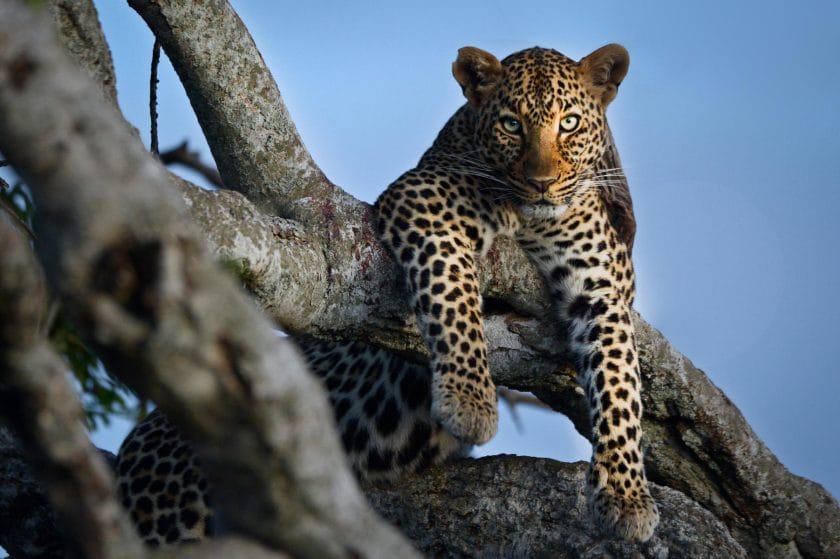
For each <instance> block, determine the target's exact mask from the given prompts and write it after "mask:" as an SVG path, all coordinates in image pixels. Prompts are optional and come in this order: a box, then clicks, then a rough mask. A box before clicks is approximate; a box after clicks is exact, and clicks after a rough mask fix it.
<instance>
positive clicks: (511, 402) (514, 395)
mask: <svg viewBox="0 0 840 559" xmlns="http://www.w3.org/2000/svg"><path fill="white" fill-rule="evenodd" d="M497 392H498V395H499V400H502V401H503V402H504V403H505V404H507V406H508V408H509V409H510V416H511V419H513V424H514V425H516V430H517V431H519V432H520V433H521V432H522V420H521V418H520V417H519V413H518V412H517V410H516V406H517V405H519V404H524V405H526V406H533V407H536V408H542V409H545V410H550V409H551V407H550V406H549V405H548V404H546V403H545V402H543V401H542V400H540V399H539V398H537V397H536V396H534V395H533V394H529V393H527V392H520V391H518V390H511V389H510V388H505V387H504V386H500V387H499V389H498V391H497Z"/></svg>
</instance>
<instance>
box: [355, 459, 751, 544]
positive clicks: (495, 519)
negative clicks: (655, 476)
mask: <svg viewBox="0 0 840 559" xmlns="http://www.w3.org/2000/svg"><path fill="white" fill-rule="evenodd" d="M585 477H586V464H585V463H583V462H578V463H575V464H564V463H561V462H556V461H554V460H546V459H537V458H522V457H517V456H493V457H488V458H482V459H480V460H463V461H461V462H458V463H456V464H452V465H450V466H447V467H445V468H436V469H435V470H433V471H431V472H429V473H428V475H424V476H422V477H412V478H409V479H406V480H404V481H403V482H402V483H400V485H399V487H396V488H395V487H371V488H369V491H368V494H369V496H370V498H371V501H372V502H373V504H374V506H375V507H376V509H377V510H379V511H380V512H381V513H382V514H383V516H385V517H386V518H388V519H390V520H391V521H392V522H393V523H394V524H396V525H397V526H399V527H400V528H402V530H403V531H404V532H405V533H406V535H408V536H409V537H410V538H411V539H412V541H414V542H415V543H416V544H417V545H418V547H420V549H421V550H423V551H424V552H426V553H427V554H428V555H429V556H430V557H546V558H548V557H552V558H563V557H569V558H596V557H598V558H600V557H613V556H615V557H630V556H635V557H649V558H660V557H670V558H672V559H673V558H676V557H728V558H733V559H734V558H737V557H746V556H747V554H746V551H745V550H744V548H743V547H741V545H740V544H739V543H738V542H737V541H736V540H735V539H734V538H733V537H732V536H731V535H730V534H729V531H728V530H727V529H726V526H725V525H724V524H723V523H722V522H721V521H720V520H718V519H717V518H715V516H714V515H712V514H711V513H710V512H709V511H707V510H706V509H704V508H703V507H702V506H700V505H698V504H697V503H695V502H693V501H691V500H690V499H689V498H687V497H686V496H685V495H683V494H682V493H680V492H679V491H675V490H673V489H670V488H667V487H660V486H654V487H653V496H654V497H655V498H656V502H657V505H658V506H659V511H660V514H661V516H662V521H661V522H660V524H659V527H658V528H657V530H656V533H655V534H654V536H653V538H651V539H650V540H649V541H648V542H646V543H645V544H642V545H638V546H637V545H633V544H628V543H625V542H621V541H610V540H605V539H604V538H603V537H602V536H600V535H599V534H598V533H597V532H596V531H595V529H594V528H593V526H592V524H591V523H590V521H589V515H588V513H587V506H586V496H585V494H584V492H583V483H584V480H585Z"/></svg>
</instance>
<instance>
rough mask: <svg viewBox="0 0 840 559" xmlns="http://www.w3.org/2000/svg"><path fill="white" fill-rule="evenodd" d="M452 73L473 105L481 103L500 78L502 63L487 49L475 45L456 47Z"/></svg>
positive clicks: (476, 105)
mask: <svg viewBox="0 0 840 559" xmlns="http://www.w3.org/2000/svg"><path fill="white" fill-rule="evenodd" d="M452 75H453V76H455V79H456V80H457V81H458V83H459V84H461V90H462V91H463V92H464V97H466V98H467V100H468V101H469V102H470V104H471V105H473V106H474V107H478V106H479V105H481V104H482V103H483V102H484V101H485V99H487V97H488V96H489V95H490V93H492V92H493V90H494V89H496V86H497V85H498V84H499V82H500V81H501V79H502V63H501V62H499V60H498V59H497V58H496V57H495V56H493V55H492V54H490V53H489V52H487V51H483V50H481V49H477V48H475V47H464V48H460V49H458V59H457V60H455V62H453V63H452Z"/></svg>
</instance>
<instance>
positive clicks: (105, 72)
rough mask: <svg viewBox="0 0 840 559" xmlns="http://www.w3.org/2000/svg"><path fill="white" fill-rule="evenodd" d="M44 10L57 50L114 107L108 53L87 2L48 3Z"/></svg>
mask: <svg viewBox="0 0 840 559" xmlns="http://www.w3.org/2000/svg"><path fill="white" fill-rule="evenodd" d="M47 8H48V9H49V12H50V15H51V16H52V19H53V22H54V23H55V27H56V30H57V31H58V37H59V40H60V41H61V46H63V47H64V49H65V51H66V52H68V53H69V54H70V56H71V57H72V58H73V60H74V61H75V62H76V63H77V64H78V65H79V66H80V67H81V68H82V69H83V70H84V71H85V73H87V75H88V76H90V78H91V79H92V80H93V81H94V83H97V84H99V86H100V90H101V92H102V94H103V95H104V96H105V98H106V99H107V100H108V101H109V102H110V103H111V104H112V105H113V106H114V107H116V106H117V78H116V74H115V73H114V63H113V60H112V59H111V49H109V48H108V43H107V42H106V41H105V34H104V33H103V32H102V26H101V25H99V15H98V14H97V12H96V7H95V6H94V5H93V2H92V1H90V0H81V1H80V0H49V1H48V2H47Z"/></svg>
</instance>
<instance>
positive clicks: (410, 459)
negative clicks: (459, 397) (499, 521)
mask: <svg viewBox="0 0 840 559" xmlns="http://www.w3.org/2000/svg"><path fill="white" fill-rule="evenodd" d="M297 341H298V343H299V345H300V347H301V349H302V351H303V355H304V357H305V359H306V361H307V363H308V364H309V366H310V368H311V369H312V371H313V372H314V373H315V374H316V375H318V376H319V377H320V378H321V379H322V381H323V382H324V386H325V388H326V389H327V391H328V395H329V399H330V403H331V404H332V407H333V411H334V415H335V419H336V423H337V426H338V430H339V434H340V435H341V440H342V443H343V445H344V449H345V451H346V453H347V456H348V458H349V460H350V465H351V466H352V467H353V469H354V470H355V471H356V473H357V474H358V475H359V476H360V477H363V478H366V479H370V480H393V479H395V478H397V477H399V476H400V475H404V474H407V473H412V472H417V471H420V470H423V469H425V468H428V467H429V466H431V465H434V464H438V463H440V462H442V461H444V460H446V459H448V458H450V457H454V456H463V455H466V454H467V452H468V451H469V449H470V446H469V445H467V444H465V443H463V442H461V441H459V440H457V439H456V438H455V437H453V436H452V435H451V434H449V433H448V432H447V431H445V430H444V429H442V428H441V426H440V424H439V423H438V422H437V421H435V420H434V419H432V417H431V413H430V409H431V389H430V383H431V374H430V372H429V368H428V367H427V366H426V365H425V364H419V363H414V362H412V361H409V360H407V359H405V358H403V357H401V356H399V355H395V354H393V353H390V352H388V351H385V350H383V349H381V348H377V347H374V346H370V345H366V344H363V343H360V342H353V341H343V342H327V341H323V340H316V339H313V338H301V339H298V340H297ZM117 474H118V486H119V491H120V494H121V496H122V500H123V505H124V506H125V508H126V509H127V510H128V511H129V513H130V515H131V518H132V520H133V521H134V524H135V526H136V527H137V530H138V532H139V533H140V536H141V537H142V538H143V540H144V541H145V542H146V543H148V544H149V545H154V546H159V545H166V544H172V543H176V542H178V543H180V542H187V541H194V540H200V539H203V538H204V537H206V536H207V535H211V534H213V533H214V531H215V528H214V526H215V523H214V518H213V509H212V506H211V504H210V490H209V488H208V486H207V482H206V480H205V477H204V474H203V472H202V471H201V467H200V465H199V464H198V461H197V459H196V457H195V456H194V454H193V452H192V450H191V449H190V447H189V444H188V443H187V442H186V441H184V439H183V438H182V437H181V434H180V433H179V431H178V430H177V429H176V428H175V426H173V425H172V424H171V423H170V422H169V421H167V419H166V418H165V417H164V416H163V414H162V413H160V412H159V411H157V410H155V411H153V412H152V413H151V414H149V415H148V416H147V417H146V418H145V419H144V420H143V421H142V422H140V423H139V424H138V425H137V426H136V427H135V428H134V429H133V430H132V431H131V433H129V434H128V436H127V437H126V440H125V441H124V442H123V444H122V447H121V448H120V451H119V453H118V455H117Z"/></svg>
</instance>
